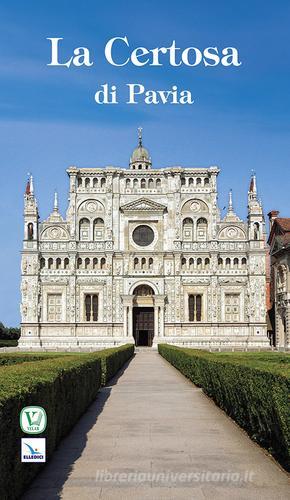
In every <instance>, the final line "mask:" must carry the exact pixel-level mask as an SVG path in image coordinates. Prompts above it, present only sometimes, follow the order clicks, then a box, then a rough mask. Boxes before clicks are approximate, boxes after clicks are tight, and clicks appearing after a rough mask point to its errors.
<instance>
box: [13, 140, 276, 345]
mask: <svg viewBox="0 0 290 500" xmlns="http://www.w3.org/2000/svg"><path fill="white" fill-rule="evenodd" d="M140 134H141V133H140V132H139V144H138V146H137V148H136V149H135V150H134V152H133V155H132V157H131V159H130V164H129V168H117V167H116V168H114V167H106V168H78V167H70V168H69V169H68V170H67V173H68V176H69V184H70V185H69V205H68V209H67V213H66V218H65V219H63V217H62V216H61V214H60V213H59V210H58V201H57V197H56V196H55V201H54V209H53V212H52V214H51V215H50V216H49V217H48V218H47V219H46V220H43V221H42V222H40V220H39V216H38V208H37V201H36V198H35V195H34V189H33V183H32V179H30V181H29V182H28V184H27V188H26V193H25V197H24V198H25V212H24V214H25V215H24V218H25V223H24V225H25V234H24V242H23V251H22V282H21V291H22V303H21V314H22V326H21V332H22V333H21V339H20V347H21V348H29V347H31V348H39V347H42V348H46V349H55V348H59V349H61V348H64V349H83V348H85V349H90V348H98V347H103V346H113V345H120V344H124V343H128V342H136V343H137V344H139V345H149V346H150V345H153V346H154V345H156V344H157V343H159V342H167V343H172V344H176V345H184V346H193V347H200V348H209V347H210V348H226V347H248V348H255V347H267V346H268V339H267V335H266V333H267V332H266V298H265V295H266V271H265V258H266V251H265V228H264V218H263V211H262V207H261V203H260V202H259V200H258V198H257V189H256V179H255V176H252V179H251V184H250V188H249V192H248V220H247V222H244V221H242V220H240V218H239V217H238V216H237V215H236V214H235V212H234V210H233V206H232V197H231V193H230V197H229V206H228V210H227V213H226V215H225V216H224V217H223V218H221V215H220V210H219V208H218V205H217V176H218V173H219V169H218V168H217V167H209V168H191V167H190V168H181V167H172V168H158V169H157V168H156V169H155V168H154V169H153V168H152V166H151V159H150V157H149V154H148V151H147V150H146V149H145V148H144V147H143V145H142V137H141V135H140Z"/></svg>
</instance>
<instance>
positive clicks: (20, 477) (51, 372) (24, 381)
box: [0, 346, 132, 500]
mask: <svg viewBox="0 0 290 500" xmlns="http://www.w3.org/2000/svg"><path fill="white" fill-rule="evenodd" d="M131 355H132V347H131V346H124V347H121V348H119V349H114V350H113V352H112V353H111V354H108V355H107V352H106V351H98V352H94V353H90V354H78V353H77V354H70V355H68V356H58V357H56V358H52V357H51V356H50V357H48V359H46V360H41V361H29V362H22V363H19V364H14V365H9V366H2V367H1V368H0V376H1V386H0V443H1V447H0V466H1V476H0V498H1V500H14V499H16V498H18V497H19V496H20V495H21V493H22V492H23V490H24V489H25V488H26V487H27V486H28V484H29V483H30V481H31V480H32V479H33V477H34V476H35V475H36V474H37V473H38V471H39V470H40V469H41V467H43V464H40V463H39V464H37V463H32V464H30V463H21V457H20V446H21V438H22V437H28V435H27V434H24V433H23V432H22V431H21V429H20V426H19V415H20V412H21V409H22V408H23V407H24V406H29V405H37V406H42V407H43V408H44V409H45V410H46V413H47V428H46V430H45V431H44V432H43V434H39V435H35V436H33V435H31V437H45V438H46V451H47V459H48V458H49V457H50V456H51V455H52V453H53V451H54V450H55V448H56V446H57V445H58V443H59V441H60V440H61V438H62V437H63V436H65V435H66V434H67V433H68V432H69V431H70V430H71V428H72V427H73V426H74V424H75V423H76V422H77V421H78V419H79V418H80V416H81V415H82V413H84V411H85V410H86V408H87V407H88V406H89V404H90V403H91V402H92V401H93V400H94V399H95V398H96V396H97V393H98V390H99V388H100V386H101V384H102V380H105V379H106V380H108V378H109V376H112V375H114V374H115V373H116V372H114V367H115V369H116V371H117V370H118V369H119V368H120V367H121V366H122V364H121V363H122V360H123V362H125V361H126V360H127V359H128V358H129V357H130V356H131ZM110 356H111V357H112V360H111V361H110ZM116 358H118V359H119V362H117V360H116ZM104 360H106V361H105V365H106V375H105V374H103V375H102V367H104ZM109 374H110V375H109Z"/></svg>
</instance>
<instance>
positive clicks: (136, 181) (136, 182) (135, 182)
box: [133, 179, 138, 188]
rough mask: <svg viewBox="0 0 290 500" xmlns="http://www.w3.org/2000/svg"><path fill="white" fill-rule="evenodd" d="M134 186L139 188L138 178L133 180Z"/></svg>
mask: <svg viewBox="0 0 290 500" xmlns="http://www.w3.org/2000/svg"><path fill="white" fill-rule="evenodd" d="M133 186H134V188H138V179H134V180H133Z"/></svg>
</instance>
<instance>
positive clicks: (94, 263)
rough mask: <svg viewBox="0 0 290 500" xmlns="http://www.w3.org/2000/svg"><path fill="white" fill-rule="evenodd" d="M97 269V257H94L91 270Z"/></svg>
mask: <svg viewBox="0 0 290 500" xmlns="http://www.w3.org/2000/svg"><path fill="white" fill-rule="evenodd" d="M97 267H98V259H97V257H94V258H93V269H97Z"/></svg>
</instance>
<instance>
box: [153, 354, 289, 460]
mask: <svg viewBox="0 0 290 500" xmlns="http://www.w3.org/2000/svg"><path fill="white" fill-rule="evenodd" d="M158 349H159V353H160V354H161V355H162V356H163V357H164V358H165V359H166V360H167V361H169V362H170V363H171V364H172V365H173V366H175V367H176V368H177V369H178V370H179V371H180V372H181V373H183V374H184V375H185V376H186V377H188V378H189V379H190V380H191V381H192V382H194V383H195V384H196V385H198V386H200V387H202V389H203V390H204V392H205V393H206V394H207V395H208V396H210V397H211V398H212V399H213V400H214V401H215V402H216V404H217V405H218V406H220V407H221V408H222V409H223V410H224V411H226V412H227V414H228V415H230V417H232V418H233V419H234V420H235V421H236V422H237V423H238V424H239V425H240V426H241V427H243V429H245V430H246V431H247V433H248V434H249V435H250V436H251V438H252V439H254V440H255V441H257V442H258V443H259V444H260V445H262V446H263V447H265V448H266V449H268V450H269V451H270V453H272V454H273V456H274V457H275V458H276V459H277V460H279V461H280V462H281V464H282V465H283V466H284V467H285V468H286V469H287V470H289V469H290V411H289V410H290V409H289V392H290V369H289V361H290V358H289V356H287V355H283V354H282V355H281V354H277V356H276V353H264V354H265V355H264V357H263V355H262V353H261V354H260V355H259V354H256V353H253V354H251V353H248V354H245V353H243V354H242V355H239V354H237V355H236V354H232V353H228V354H215V353H209V352H204V351H198V350H194V349H184V348H179V347H174V346H168V345H165V344H159V346H158Z"/></svg>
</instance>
